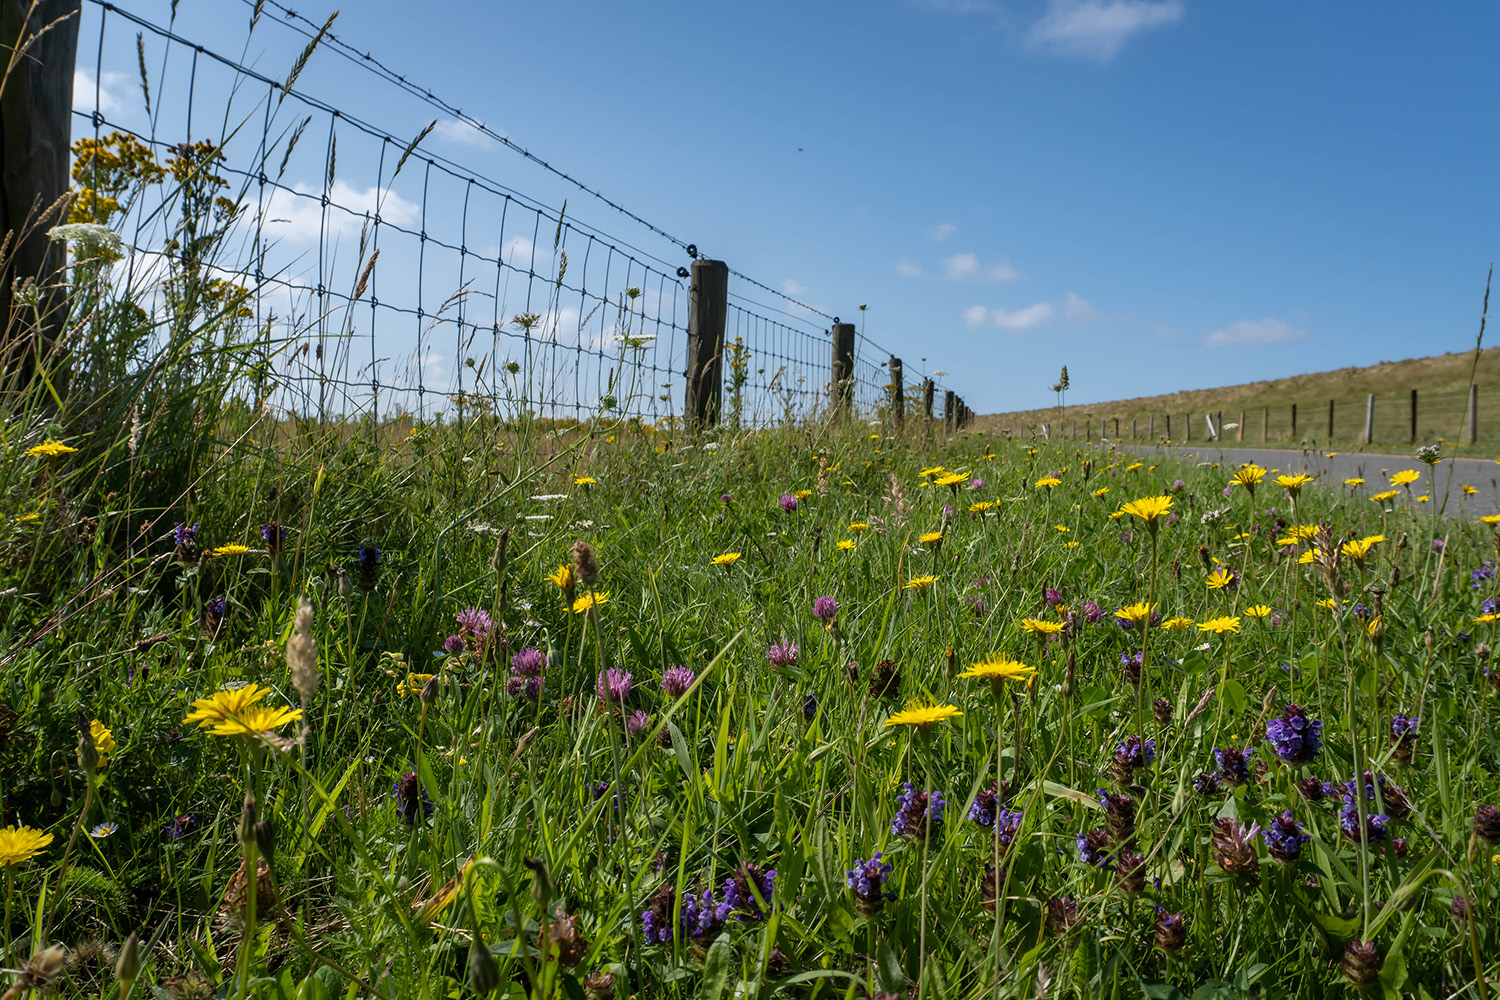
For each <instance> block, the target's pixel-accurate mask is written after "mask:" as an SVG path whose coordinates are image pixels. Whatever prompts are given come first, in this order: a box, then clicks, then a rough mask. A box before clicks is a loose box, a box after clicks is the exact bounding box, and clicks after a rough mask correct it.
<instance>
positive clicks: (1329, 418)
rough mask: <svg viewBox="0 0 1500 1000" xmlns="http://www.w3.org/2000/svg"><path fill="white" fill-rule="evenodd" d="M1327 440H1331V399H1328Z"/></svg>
mask: <svg viewBox="0 0 1500 1000" xmlns="http://www.w3.org/2000/svg"><path fill="white" fill-rule="evenodd" d="M1328 440H1330V441H1332V440H1333V400H1331V399H1330V400H1329V401H1328Z"/></svg>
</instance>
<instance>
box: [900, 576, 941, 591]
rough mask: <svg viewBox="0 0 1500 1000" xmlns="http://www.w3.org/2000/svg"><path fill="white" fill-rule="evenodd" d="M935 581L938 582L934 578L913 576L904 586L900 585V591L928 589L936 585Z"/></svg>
mask: <svg viewBox="0 0 1500 1000" xmlns="http://www.w3.org/2000/svg"><path fill="white" fill-rule="evenodd" d="M937 580H938V578H937V577H935V576H914V577H912V578H911V579H910V580H907V581H906V582H905V583H904V584H902V585H901V589H902V590H926V589H927V588H928V587H930V586H932V585H933V584H934V583H937Z"/></svg>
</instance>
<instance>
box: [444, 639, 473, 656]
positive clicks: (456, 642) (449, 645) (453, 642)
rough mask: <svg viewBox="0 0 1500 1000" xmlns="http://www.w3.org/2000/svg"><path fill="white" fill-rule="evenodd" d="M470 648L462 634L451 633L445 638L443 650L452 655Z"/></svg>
mask: <svg viewBox="0 0 1500 1000" xmlns="http://www.w3.org/2000/svg"><path fill="white" fill-rule="evenodd" d="M468 648H469V646H468V643H466V642H464V637H463V636H461V635H450V636H449V637H448V638H446V639H444V640H443V652H445V653H448V654H449V655H450V656H457V655H458V654H459V653H462V652H463V651H464V650H465V649H468Z"/></svg>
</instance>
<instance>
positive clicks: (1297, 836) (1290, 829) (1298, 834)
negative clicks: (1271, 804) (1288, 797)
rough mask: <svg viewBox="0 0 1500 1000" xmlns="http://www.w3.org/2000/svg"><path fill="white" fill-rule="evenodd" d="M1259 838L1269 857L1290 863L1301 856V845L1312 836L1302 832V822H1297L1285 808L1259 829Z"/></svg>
mask: <svg viewBox="0 0 1500 1000" xmlns="http://www.w3.org/2000/svg"><path fill="white" fill-rule="evenodd" d="M1261 839H1262V840H1264V841H1265V842H1266V850H1267V851H1269V852H1270V854H1271V857H1273V858H1275V859H1276V860H1277V861H1280V862H1282V863H1283V864H1291V863H1292V862H1294V861H1296V860H1297V858H1298V857H1300V856H1301V854H1302V845H1303V844H1305V843H1307V842H1308V841H1309V840H1311V839H1312V837H1311V836H1310V835H1309V834H1306V833H1303V832H1302V824H1301V823H1298V822H1297V820H1296V818H1295V817H1293V816H1292V814H1291V812H1290V810H1286V811H1283V812H1282V813H1281V815H1280V816H1277V817H1275V818H1273V819H1272V820H1271V823H1270V825H1269V826H1267V827H1266V828H1265V829H1263V830H1262V831H1261Z"/></svg>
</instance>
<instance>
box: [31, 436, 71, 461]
mask: <svg viewBox="0 0 1500 1000" xmlns="http://www.w3.org/2000/svg"><path fill="white" fill-rule="evenodd" d="M77 450H78V449H77V448H70V447H69V446H67V445H65V444H63V443H62V442H61V441H56V440H47V441H43V442H42V443H41V444H39V445H36V446H35V447H32V448H27V449H26V454H28V455H30V456H31V457H32V458H58V457H59V456H62V455H71V454H73V452H75V451H77Z"/></svg>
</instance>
